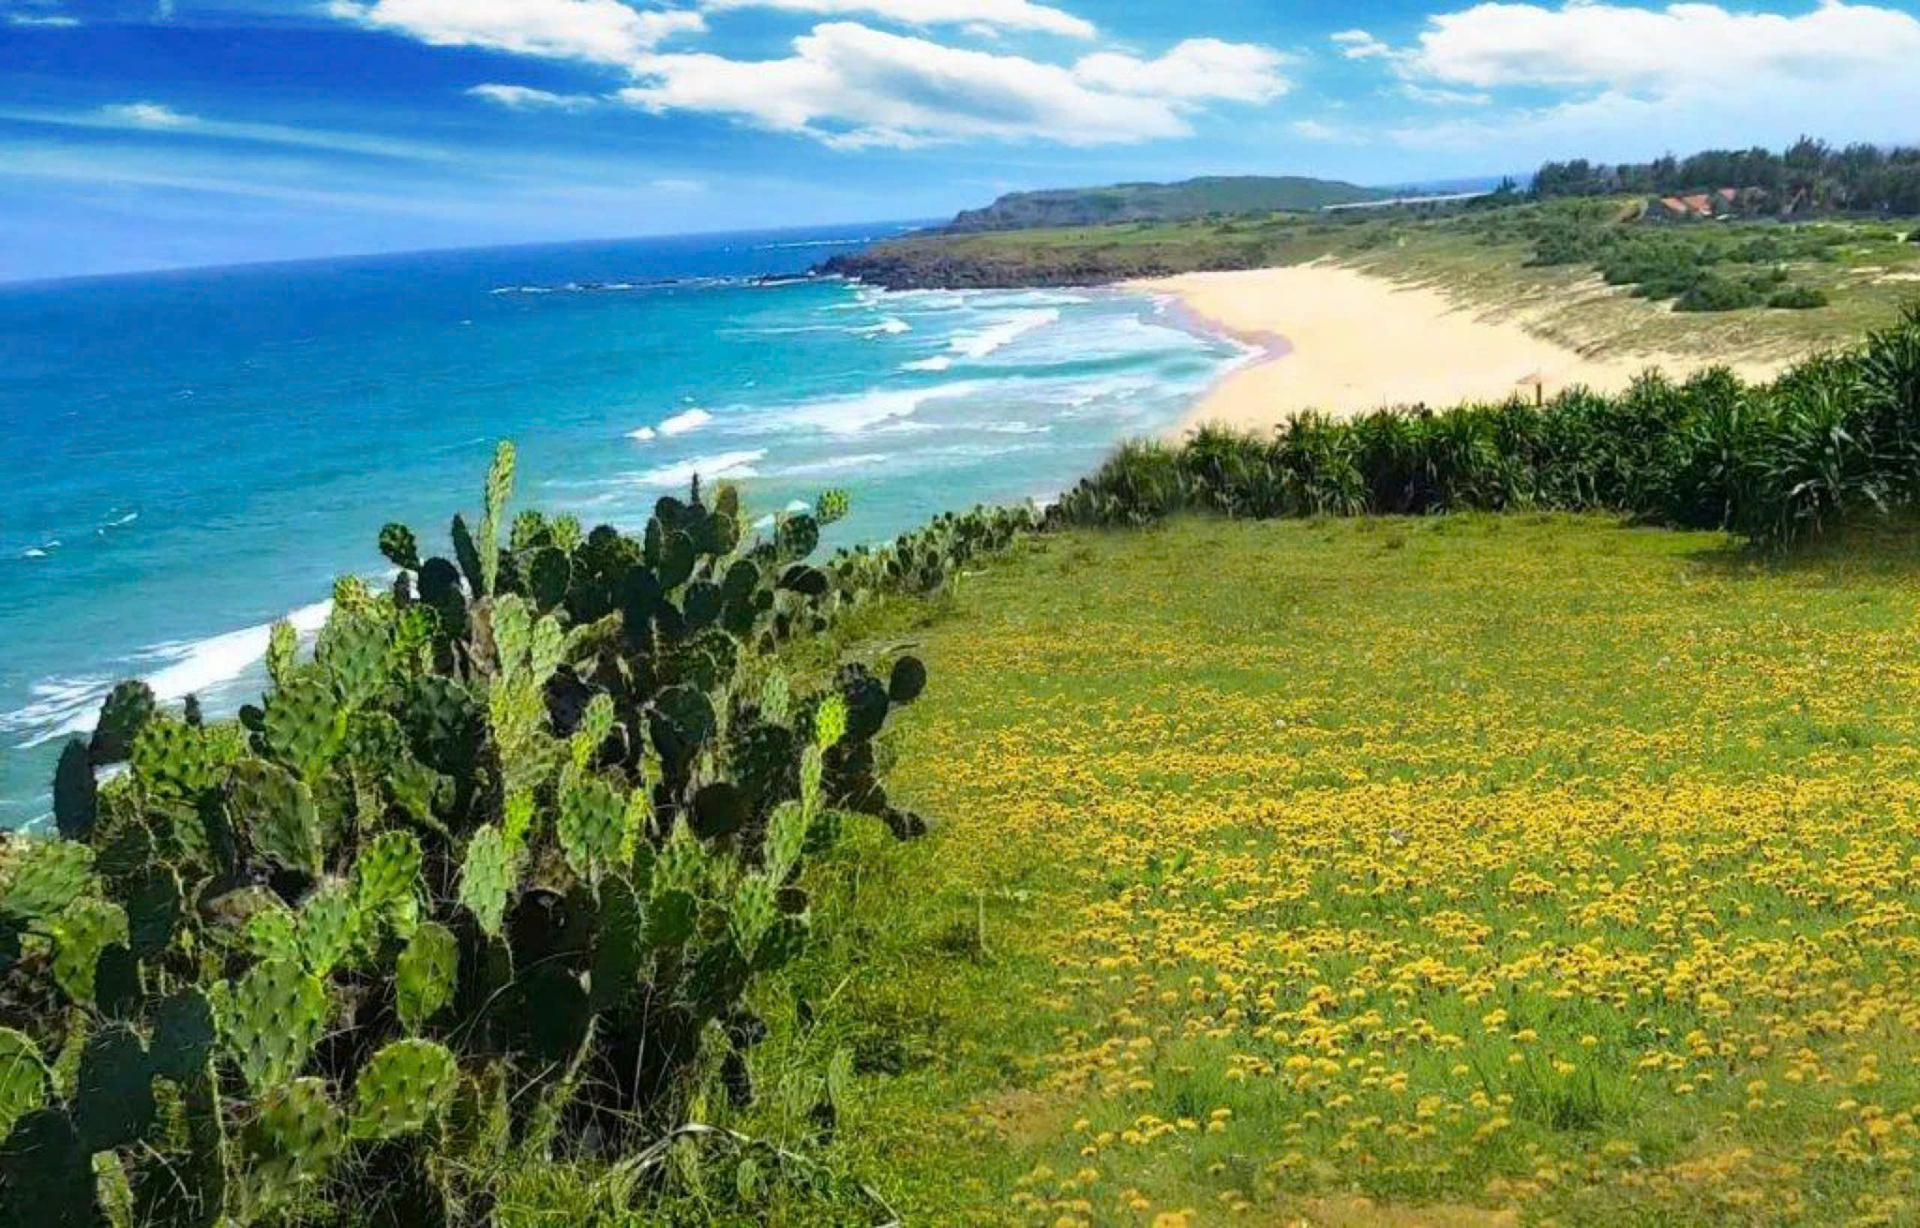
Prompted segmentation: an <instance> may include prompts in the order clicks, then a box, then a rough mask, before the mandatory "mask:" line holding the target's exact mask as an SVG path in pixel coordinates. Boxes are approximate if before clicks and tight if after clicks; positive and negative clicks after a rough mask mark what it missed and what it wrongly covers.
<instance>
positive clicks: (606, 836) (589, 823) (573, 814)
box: [556, 773, 626, 880]
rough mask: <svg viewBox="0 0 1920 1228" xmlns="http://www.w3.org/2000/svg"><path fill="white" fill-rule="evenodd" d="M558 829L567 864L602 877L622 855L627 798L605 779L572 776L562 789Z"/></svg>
mask: <svg viewBox="0 0 1920 1228" xmlns="http://www.w3.org/2000/svg"><path fill="white" fill-rule="evenodd" d="M571 775H572V773H569V776H571ZM556 828H557V830H558V834H559V838H560V851H561V853H562V854H563V855H564V856H565V857H566V859H567V865H568V866H569V867H570V868H571V869H572V870H573V872H574V873H575V874H578V875H579V876H580V877H582V878H586V879H593V880H598V878H599V877H600V875H601V874H603V873H604V872H605V871H606V870H607V868H608V867H610V866H611V865H613V864H614V862H615V861H616V860H618V858H619V856H620V846H621V844H622V842H623V841H624V839H625V836H626V799H624V798H622V797H621V796H620V794H618V793H617V792H615V791H614V789H613V787H612V786H611V785H609V784H607V783H606V782H605V781H603V780H597V779H594V778H592V777H587V778H584V779H569V780H567V781H566V782H565V783H564V784H563V785H562V787H561V790H560V815H559V818H558V820H557V822H556Z"/></svg>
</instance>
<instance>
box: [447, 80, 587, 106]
mask: <svg viewBox="0 0 1920 1228" xmlns="http://www.w3.org/2000/svg"><path fill="white" fill-rule="evenodd" d="M467 93H468V95H469V96H471V97H474V98H480V99H484V100H485V101H487V102H491V103H494V104H495V105H497V106H503V107H506V108H507V109H508V110H510V111H540V110H555V111H584V110H586V109H587V108H588V107H594V106H598V105H600V99H598V98H595V97H594V96H593V95H591V94H556V93H554V92H552V91H551V90H537V89H534V88H533V87H532V86H528V85H476V86H474V87H473V88H472V89H470V90H468V91H467Z"/></svg>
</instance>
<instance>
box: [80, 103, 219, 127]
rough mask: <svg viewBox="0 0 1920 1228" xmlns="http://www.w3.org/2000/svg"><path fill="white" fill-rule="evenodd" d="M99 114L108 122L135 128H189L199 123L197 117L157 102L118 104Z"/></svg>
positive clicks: (104, 108) (104, 109) (102, 108)
mask: <svg viewBox="0 0 1920 1228" xmlns="http://www.w3.org/2000/svg"><path fill="white" fill-rule="evenodd" d="M100 114H101V115H102V116H103V117H104V118H106V119H107V120H109V121H113V122H116V123H119V124H125V125H131V126H132V127H136V128H189V127H192V126H193V125H195V124H198V123H199V122H200V120H199V118H198V117H197V116H193V115H185V114H182V113H181V112H179V111H176V110H174V109H173V108H172V107H169V106H165V105H163V104H161V103H158V102H125V103H120V104H118V105H116V106H110V107H101V108H100Z"/></svg>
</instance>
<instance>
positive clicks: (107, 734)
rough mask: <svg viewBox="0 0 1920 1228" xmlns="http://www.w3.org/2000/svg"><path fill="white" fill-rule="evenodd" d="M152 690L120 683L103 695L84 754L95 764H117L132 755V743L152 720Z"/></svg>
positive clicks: (129, 683) (140, 684) (141, 684)
mask: <svg viewBox="0 0 1920 1228" xmlns="http://www.w3.org/2000/svg"><path fill="white" fill-rule="evenodd" d="M154 707H155V704H154V698H153V688H152V687H150V686H148V685H147V684H146V683H144V682H139V681H129V682H122V683H120V684H118V685H117V686H115V687H114V688H113V690H111V691H109V692H107V698H106V700H105V702H103V703H102V704H101V705H100V721H99V724H97V725H96V726H95V727H94V730H93V740H92V742H91V743H90V744H89V746H88V752H89V754H91V756H92V758H93V761H94V762H95V763H97V764H105V763H118V762H120V761H121V760H122V759H125V758H126V757H127V756H128V755H129V754H130V753H132V751H133V741H134V739H135V738H137V737H139V736H140V730H141V729H142V728H144V727H145V725H146V723H147V721H149V720H150V719H152V717H153V712H154Z"/></svg>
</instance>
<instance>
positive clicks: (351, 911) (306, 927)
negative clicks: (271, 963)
mask: <svg viewBox="0 0 1920 1228" xmlns="http://www.w3.org/2000/svg"><path fill="white" fill-rule="evenodd" d="M376 924H377V919H376V918H375V916H374V914H372V913H371V912H369V911H368V910H367V909H366V908H364V907H362V906H361V903H360V895H359V893H358V892H357V891H355V890H354V888H353V885H352V884H351V883H349V882H347V881H346V880H345V879H332V880H330V881H328V882H325V883H322V884H321V885H320V886H319V887H317V888H316V889H315V890H314V891H313V893H312V894H311V895H309V896H308V897H307V898H306V900H305V901H303V902H302V903H301V905H300V933H299V947H300V955H301V958H302V959H304V960H305V961H306V965H307V967H308V968H309V969H310V970H312V972H313V973H314V975H316V976H321V977H324V976H326V975H327V974H328V973H330V972H332V971H333V970H334V969H335V968H338V967H339V966H340V965H341V964H343V963H345V962H347V960H348V958H349V956H351V955H352V954H353V953H354V951H355V949H356V948H358V947H360V946H362V945H363V944H365V943H367V942H369V941H371V940H372V939H373V937H374V936H375V927H376Z"/></svg>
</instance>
